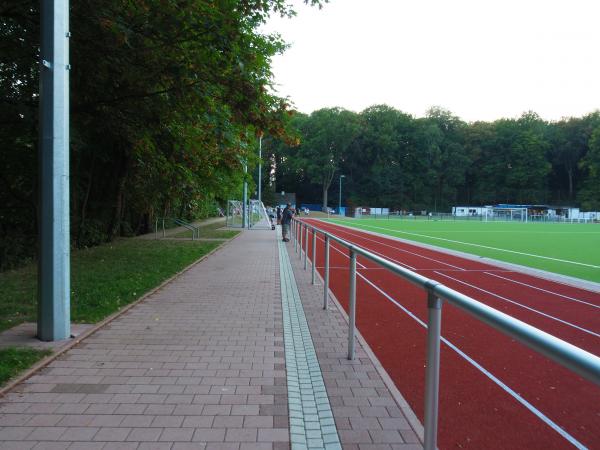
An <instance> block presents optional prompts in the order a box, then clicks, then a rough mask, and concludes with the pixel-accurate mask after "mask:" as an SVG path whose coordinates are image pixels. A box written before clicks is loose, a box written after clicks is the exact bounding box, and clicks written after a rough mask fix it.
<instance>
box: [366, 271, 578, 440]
mask: <svg viewBox="0 0 600 450" xmlns="http://www.w3.org/2000/svg"><path fill="white" fill-rule="evenodd" d="M358 276H359V277H360V278H362V279H363V280H365V282H367V283H368V284H370V285H371V286H372V287H373V288H374V289H375V290H377V291H378V292H380V293H381V294H382V295H383V296H384V297H386V298H387V299H388V300H389V301H391V302H392V303H393V304H394V305H396V306H397V307H398V308H399V309H401V310H402V311H404V312H405V313H406V314H407V315H408V316H409V317H411V318H412V319H414V320H415V321H416V322H417V323H418V324H419V325H421V326H422V327H423V328H425V329H427V324H426V323H425V322H423V321H422V320H421V319H419V318H418V317H417V316H416V315H415V314H414V313H412V312H411V311H409V310H408V309H407V308H405V307H404V306H402V305H401V304H400V303H398V302H397V301H396V300H395V299H394V298H392V297H391V296H390V295H388V294H387V293H386V292H384V291H383V290H382V289H381V288H379V287H378V286H376V285H375V284H373V283H372V282H371V281H370V280H368V279H367V278H365V277H364V276H363V275H361V274H358ZM440 339H441V341H442V342H443V343H444V344H446V345H447V346H448V347H449V348H451V349H452V350H454V351H455V352H456V353H457V354H458V355H459V356H461V357H462V358H464V359H465V360H466V361H467V362H468V363H469V364H471V365H472V366H473V367H475V368H476V369H477V370H479V371H480V372H481V373H483V374H484V375H485V376H486V377H488V378H489V379H490V380H492V381H493V382H494V383H496V385H498V386H499V387H500V388H501V389H503V390H504V391H505V392H507V393H508V394H509V395H511V396H512V397H513V398H514V399H515V400H517V401H518V402H519V403H521V404H522V405H523V406H524V407H525V408H527V409H528V410H529V411H531V412H532V413H533V414H535V415H536V416H537V417H538V418H539V419H540V420H541V421H542V422H544V423H545V424H546V425H548V426H549V427H550V428H552V429H553V430H554V431H556V432H557V433H558V434H560V435H561V436H562V437H563V438H565V439H566V440H567V441H569V443H571V444H572V445H573V446H575V447H576V448H578V449H580V450H587V447H586V446H585V445H583V444H582V443H581V442H579V441H578V440H577V439H576V438H575V437H573V436H571V435H570V434H569V433H567V432H566V431H565V430H563V428H562V427H560V426H559V425H558V424H557V423H555V422H554V421H553V420H552V419H550V418H549V417H548V416H546V415H545V414H544V413H543V412H541V411H540V410H539V409H537V408H536V407H535V406H533V405H532V404H531V403H529V402H528V401H527V400H525V399H524V398H523V397H521V396H520V395H519V394H518V393H517V392H515V391H514V390H513V389H511V388H510V387H509V386H508V385H507V384H505V383H504V382H502V381H501V380H500V379H499V378H498V377H496V376H495V375H493V374H492V373H491V372H490V371H489V370H487V369H486V368H484V367H483V366H482V365H481V364H479V363H478V362H477V361H475V360H474V359H473V358H471V357H470V356H469V355H467V354H466V353H465V352H463V351H462V350H461V349H459V348H458V347H457V346H456V345H454V344H453V343H452V342H450V341H449V340H448V339H446V338H445V337H443V336H442V337H441V338H440Z"/></svg>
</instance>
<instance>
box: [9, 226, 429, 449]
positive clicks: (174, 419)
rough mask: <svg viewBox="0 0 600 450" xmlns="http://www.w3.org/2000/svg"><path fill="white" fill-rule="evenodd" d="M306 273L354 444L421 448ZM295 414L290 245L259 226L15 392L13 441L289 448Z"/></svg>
mask: <svg viewBox="0 0 600 450" xmlns="http://www.w3.org/2000/svg"><path fill="white" fill-rule="evenodd" d="M287 247H288V251H289V250H290V247H289V246H287ZM291 251H292V252H293V250H291ZM291 261H292V266H297V260H295V258H293V257H292V258H291ZM294 271H295V273H296V277H297V278H298V290H299V292H300V297H301V299H302V303H303V304H304V308H305V314H306V318H307V320H308V324H309V326H310V332H311V334H312V339H313V341H314V345H315V350H316V353H317V356H318V359H319V364H320V367H321V369H322V374H323V379H324V381H325V386H326V388H327V392H328V394H329V401H330V404H331V409H332V411H333V416H334V418H335V424H336V425H337V429H338V433H339V437H340V441H341V443H342V447H343V448H344V449H365V450H366V449H373V450H375V449H404V450H409V449H414V448H420V445H413V444H411V442H416V435H415V434H414V432H413V431H412V430H411V428H410V425H409V424H408V422H407V420H406V418H405V417H404V414H403V413H404V411H403V409H402V408H401V407H404V406H405V405H403V404H402V403H401V404H400V405H398V404H397V403H396V402H395V401H394V399H393V397H392V395H391V393H390V391H389V390H388V389H387V388H386V387H385V385H384V384H383V382H382V380H381V377H379V374H378V373H377V371H376V370H375V367H374V365H373V363H372V362H371V361H370V360H369V359H368V358H367V356H366V353H365V352H364V350H363V349H362V348H361V347H360V346H359V347H358V348H357V356H358V359H357V360H356V361H354V362H350V361H347V360H346V359H345V357H344V352H345V345H344V343H345V330H346V324H345V322H344V319H343V317H342V315H341V314H340V313H339V312H338V311H329V312H324V311H323V310H322V309H320V308H319V307H318V305H319V304H320V302H321V295H322V294H321V291H320V290H319V289H318V287H314V286H311V285H310V284H309V281H310V280H309V276H308V273H305V272H304V271H298V267H294ZM307 277H308V278H307ZM289 420H290V419H289V414H288V390H287V381H286V367H285V354H284V338H283V319H282V299H281V288H280V278H279V256H278V245H277V243H276V241H275V236H274V232H272V231H270V230H269V231H247V232H244V233H243V234H242V235H241V236H240V237H238V238H237V239H235V240H234V241H232V242H231V243H229V244H228V245H226V246H225V247H224V248H222V249H221V250H219V251H218V252H216V253H215V254H213V255H211V256H210V257H208V258H207V259H206V260H204V261H202V262H201V263H199V264H197V265H196V266H194V267H193V268H191V269H190V270H189V271H187V272H186V273H184V274H183V275H181V276H180V277H179V278H177V279H176V280H174V281H173V282H171V283H170V284H168V285H166V286H165V287H164V288H163V289H161V290H159V291H158V292H156V293H154V294H153V295H151V296H150V297H148V298H147V299H146V300H145V301H144V302H142V303H140V304H139V305H137V306H136V307H134V308H132V309H131V310H130V311H128V312H127V313H125V314H124V315H122V316H121V317H119V318H118V319H116V320H115V321H113V322H111V323H110V324H109V325H108V326H106V327H105V328H103V329H101V330H99V331H98V332H97V333H95V334H94V335H92V336H90V337H89V338H87V339H85V340H84V341H83V342H82V343H81V344H79V345H78V346H76V347H74V348H72V349H71V350H69V351H68V352H67V353H65V354H63V355H62V356H61V357H59V358H58V359H57V360H55V361H54V362H52V363H51V364H50V365H49V366H48V367H46V368H45V369H43V370H42V371H41V372H39V373H38V374H36V375H34V376H33V377H31V378H30V379H28V380H27V382H25V383H23V384H21V385H19V386H18V387H17V388H16V389H15V390H13V392H11V393H9V394H8V395H7V396H6V397H5V398H4V399H2V403H1V404H0V449H36V450H41V449H47V450H53V449H69V450H74V449H136V450H143V449H170V450H181V449H236V450H246V449H247V450H250V449H273V450H277V449H287V448H290V429H289ZM294 448H296V446H295V445H294Z"/></svg>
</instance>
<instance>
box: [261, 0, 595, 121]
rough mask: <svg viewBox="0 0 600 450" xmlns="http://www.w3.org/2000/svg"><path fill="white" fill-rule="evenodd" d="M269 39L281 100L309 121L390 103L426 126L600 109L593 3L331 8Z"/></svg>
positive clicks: (372, 3) (506, 1) (384, 2)
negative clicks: (444, 119) (275, 49)
mask: <svg viewBox="0 0 600 450" xmlns="http://www.w3.org/2000/svg"><path fill="white" fill-rule="evenodd" d="M290 1H291V2H292V3H294V4H296V5H297V6H296V9H297V11H298V12H299V14H298V15H297V16H296V17H294V18H292V19H280V18H273V19H272V20H271V21H270V22H269V23H268V24H267V26H266V27H265V30H266V31H269V32H272V31H276V32H279V33H280V34H281V35H282V37H283V38H284V40H285V41H286V42H288V43H289V44H291V48H289V49H288V50H287V51H286V52H285V53H284V54H283V55H281V56H276V57H275V58H274V60H273V72H274V74H275V83H276V87H277V89H278V92H277V93H278V95H280V96H284V97H285V96H287V97H289V98H290V99H291V100H292V102H293V104H294V105H295V106H296V108H297V109H298V110H300V111H302V112H305V113H310V112H312V111H314V110H316V109H319V108H324V107H333V106H341V107H344V108H347V109H350V110H353V111H356V112H358V111H361V110H363V109H364V108H366V107H368V106H371V105H374V104H381V103H386V104H388V105H390V106H393V107H395V108H397V109H400V110H402V111H404V112H406V113H410V114H413V115H414V116H417V117H422V116H423V115H424V114H425V112H426V111H427V109H429V108H430V107H431V106H441V107H443V108H446V109H449V110H450V111H452V112H453V113H454V114H456V115H458V116H459V117H461V118H462V119H464V120H466V121H475V120H486V121H491V120H495V119H498V118H501V117H518V116H520V115H521V113H522V112H524V111H528V110H533V111H535V112H537V113H538V114H539V115H540V116H542V117H543V118H544V119H547V120H558V119H560V118H561V117H568V116H582V115H584V114H586V113H588V112H591V111H594V110H596V109H599V108H600V0H331V2H330V3H329V4H326V5H325V6H324V7H323V9H321V10H319V9H318V8H310V7H307V6H304V5H302V2H301V1H300V0H290Z"/></svg>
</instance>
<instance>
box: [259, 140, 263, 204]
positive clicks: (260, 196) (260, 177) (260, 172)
mask: <svg viewBox="0 0 600 450" xmlns="http://www.w3.org/2000/svg"><path fill="white" fill-rule="evenodd" d="M261 201H262V134H261V135H260V136H259V138H258V203H260V202H261Z"/></svg>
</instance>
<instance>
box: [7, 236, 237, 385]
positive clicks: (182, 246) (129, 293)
mask: <svg viewBox="0 0 600 450" xmlns="http://www.w3.org/2000/svg"><path fill="white" fill-rule="evenodd" d="M227 233H228V234H227V238H229V237H233V236H234V235H235V234H237V233H238V232H236V231H234V232H227ZM221 243H222V242H219V241H210V242H201V241H193V242H192V241H184V240H181V241H178V240H158V241H155V240H143V239H123V240H119V241H116V242H114V243H112V244H106V245H102V246H99V247H94V248H90V249H86V250H79V251H74V252H73V253H72V256H71V320H72V321H73V322H78V323H96V322H99V321H101V320H102V319H104V318H105V317H107V316H109V315H110V314H112V313H114V312H116V311H118V310H119V309H121V308H123V307H124V306H126V305H128V304H129V303H131V302H133V301H135V300H137V299H138V298H140V297H141V296H143V295H144V293H146V292H148V291H149V290H151V289H152V288H154V287H156V286H157V285H159V284H160V283H161V282H163V281H164V280H166V279H168V278H169V277H171V276H172V275H174V274H175V273H177V272H178V271H180V270H182V269H183V268H185V267H186V266H188V265H189V264H191V263H192V262H194V261H196V260H197V259H199V258H200V257H202V256H204V255H205V254H207V253H209V252H210V251H211V250H213V249H214V248H216V247H218V246H219V245H221ZM36 292H37V268H36V266H35V265H30V266H27V267H23V268H21V269H19V270H13V271H8V272H4V273H0V331H2V330H6V329H8V328H11V327H13V326H15V325H18V324H20V323H23V322H35V321H36V320H37V317H36V316H37V298H36ZM46 354H47V353H45V352H39V351H34V350H31V349H7V350H3V351H0V383H3V382H4V381H6V379H7V378H6V377H8V378H10V377H11V376H14V375H15V374H16V373H18V372H19V371H20V370H23V369H24V368H27V367H29V366H31V364H33V363H34V362H35V361H37V360H38V359H41V358H42V357H44V356H45V355H46ZM3 377H4V378H3Z"/></svg>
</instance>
